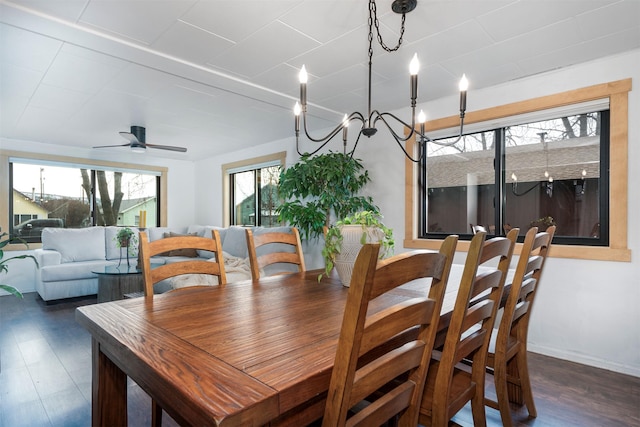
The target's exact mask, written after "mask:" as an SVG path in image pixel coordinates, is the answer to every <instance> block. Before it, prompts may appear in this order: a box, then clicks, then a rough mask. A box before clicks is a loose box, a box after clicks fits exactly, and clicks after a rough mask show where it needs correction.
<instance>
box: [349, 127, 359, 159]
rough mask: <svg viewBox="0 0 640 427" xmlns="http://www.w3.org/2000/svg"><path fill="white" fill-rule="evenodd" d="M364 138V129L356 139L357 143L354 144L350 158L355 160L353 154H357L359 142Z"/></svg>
mask: <svg viewBox="0 0 640 427" xmlns="http://www.w3.org/2000/svg"><path fill="white" fill-rule="evenodd" d="M361 136H362V129H360V132H358V137H357V138H356V142H355V143H354V144H353V149H352V150H351V151H350V152H349V157H351V158H352V159H353V154H354V153H355V152H356V147H358V142H360V137H361Z"/></svg>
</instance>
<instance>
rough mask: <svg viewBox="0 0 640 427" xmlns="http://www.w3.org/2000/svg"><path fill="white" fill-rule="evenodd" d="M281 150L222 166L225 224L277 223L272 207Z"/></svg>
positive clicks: (282, 156) (270, 224) (274, 203)
mask: <svg viewBox="0 0 640 427" xmlns="http://www.w3.org/2000/svg"><path fill="white" fill-rule="evenodd" d="M284 158H285V153H278V154H275V155H273V156H265V157H260V158H256V159H251V160H247V161H243V162H237V163H233V164H228V165H224V166H223V173H224V181H225V200H226V201H227V203H226V209H225V210H226V215H225V217H226V218H227V219H228V220H226V221H225V223H227V224H230V225H242V226H263V227H276V226H278V225H280V222H279V221H278V215H277V214H276V208H277V207H278V205H279V204H280V200H279V199H278V191H277V190H278V180H279V177H280V168H281V166H283V165H284Z"/></svg>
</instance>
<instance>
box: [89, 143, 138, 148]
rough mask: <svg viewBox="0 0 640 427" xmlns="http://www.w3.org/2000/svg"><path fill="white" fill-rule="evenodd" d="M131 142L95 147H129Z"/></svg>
mask: <svg viewBox="0 0 640 427" xmlns="http://www.w3.org/2000/svg"><path fill="white" fill-rule="evenodd" d="M130 145H131V144H130V143H127V144H118V145H98V146H97V147H93V148H109V147H128V146H130Z"/></svg>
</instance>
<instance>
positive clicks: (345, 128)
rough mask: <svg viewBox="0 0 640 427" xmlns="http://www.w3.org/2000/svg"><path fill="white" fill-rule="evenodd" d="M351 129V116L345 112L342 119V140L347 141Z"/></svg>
mask: <svg viewBox="0 0 640 427" xmlns="http://www.w3.org/2000/svg"><path fill="white" fill-rule="evenodd" d="M348 130H349V117H348V116H347V115H346V114H345V115H344V117H343V119H342V141H343V142H344V143H345V144H346V143H347V131H348Z"/></svg>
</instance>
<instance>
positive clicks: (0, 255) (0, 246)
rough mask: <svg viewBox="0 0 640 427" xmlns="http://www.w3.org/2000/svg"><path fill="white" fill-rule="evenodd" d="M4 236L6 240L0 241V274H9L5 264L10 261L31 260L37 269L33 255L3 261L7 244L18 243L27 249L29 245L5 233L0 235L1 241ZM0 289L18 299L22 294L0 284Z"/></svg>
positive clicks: (17, 256) (18, 256)
mask: <svg viewBox="0 0 640 427" xmlns="http://www.w3.org/2000/svg"><path fill="white" fill-rule="evenodd" d="M5 236H7V239H6V240H0V273H8V272H9V266H8V265H7V263H8V262H9V261H11V260H14V259H26V258H31V259H32V260H33V262H35V263H36V267H38V260H37V259H35V257H34V256H33V255H16V256H13V257H11V258H7V259H4V248H5V246H7V245H8V244H9V243H15V242H19V243H23V244H24V245H25V246H26V247H27V249H28V248H29V245H28V244H27V242H25V241H24V240H22V239H21V238H19V237H14V238H12V237H10V236H9V235H8V234H7V233H2V234H0V239H2V238H3V237H5ZM0 289H2V290H4V291H7V292H9V293H10V294H13V295H15V296H16V297H18V298H22V293H20V291H19V290H17V289H16V288H14V287H13V286H10V285H5V284H0Z"/></svg>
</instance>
